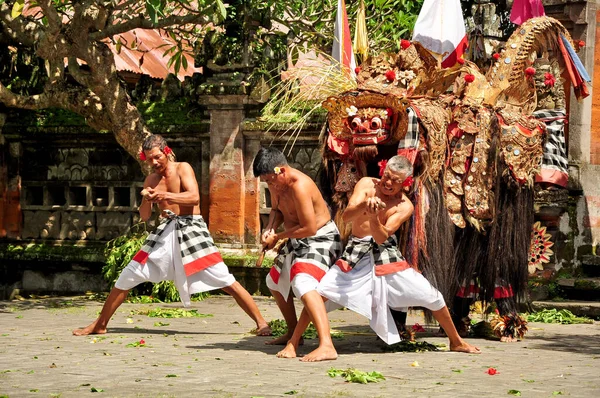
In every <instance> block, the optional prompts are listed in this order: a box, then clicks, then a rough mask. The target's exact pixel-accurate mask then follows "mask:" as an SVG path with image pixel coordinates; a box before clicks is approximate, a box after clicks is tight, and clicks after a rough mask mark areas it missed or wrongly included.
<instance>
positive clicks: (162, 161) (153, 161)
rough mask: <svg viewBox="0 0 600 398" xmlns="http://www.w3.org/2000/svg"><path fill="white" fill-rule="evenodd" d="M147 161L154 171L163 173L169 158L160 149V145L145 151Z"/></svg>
mask: <svg viewBox="0 0 600 398" xmlns="http://www.w3.org/2000/svg"><path fill="white" fill-rule="evenodd" d="M144 154H145V155H146V162H148V164H149V165H150V166H151V167H152V170H154V172H156V173H159V174H161V173H162V172H164V170H165V169H166V168H167V163H168V162H169V158H168V157H167V155H165V154H164V153H163V151H161V150H160V148H159V147H157V146H156V147H154V148H152V149H148V150H145V151H144Z"/></svg>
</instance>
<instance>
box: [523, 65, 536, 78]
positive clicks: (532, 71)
mask: <svg viewBox="0 0 600 398" xmlns="http://www.w3.org/2000/svg"><path fill="white" fill-rule="evenodd" d="M525 74H526V75H527V76H533V75H535V68H532V67H531V66H530V67H529V68H527V69H525Z"/></svg>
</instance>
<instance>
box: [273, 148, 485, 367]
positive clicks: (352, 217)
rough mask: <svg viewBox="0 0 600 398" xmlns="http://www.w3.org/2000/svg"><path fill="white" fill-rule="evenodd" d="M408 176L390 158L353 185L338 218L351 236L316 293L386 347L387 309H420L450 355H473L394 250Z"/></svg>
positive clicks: (292, 344)
mask: <svg viewBox="0 0 600 398" xmlns="http://www.w3.org/2000/svg"><path fill="white" fill-rule="evenodd" d="M411 175H412V165H411V163H410V161H408V159H406V158H404V157H401V156H394V157H393V158H391V159H390V160H389V162H388V163H387V166H386V168H385V171H384V173H383V175H382V177H381V179H377V178H371V177H365V178H362V179H361V180H360V181H359V182H358V183H357V184H356V187H355V188H354V192H353V193H352V196H351V198H350V201H349V203H348V207H347V208H346V210H345V211H344V214H343V218H344V221H345V222H352V236H351V237H350V239H349V241H348V244H347V246H346V249H345V250H344V253H343V254H342V257H341V258H340V259H339V260H338V261H337V262H336V263H335V265H334V266H332V267H331V269H330V270H329V272H328V273H327V275H326V276H325V277H323V279H322V280H321V283H320V284H319V288H318V291H319V293H320V294H321V295H323V297H325V298H327V299H329V300H331V301H333V302H335V303H337V304H339V305H343V306H345V307H347V308H349V309H351V310H353V311H355V312H357V313H359V314H362V315H364V316H366V317H367V318H369V320H370V324H371V327H372V328H373V330H375V332H376V333H377V334H378V335H379V336H380V337H381V338H382V339H383V340H384V341H385V342H386V343H388V344H393V343H396V342H399V341H400V335H399V333H398V330H397V328H396V325H395V323H394V321H393V318H392V315H391V312H390V308H392V309H402V310H406V308H407V307H414V306H421V307H425V308H428V309H430V310H432V312H433V316H434V317H435V319H436V320H437V321H438V322H439V323H440V325H441V326H442V327H443V328H444V330H445V331H446V332H447V334H448V337H449V339H450V350H451V351H460V352H467V353H479V352H480V351H479V349H478V348H477V347H474V346H471V345H469V344H467V343H466V342H465V341H463V340H462V338H461V337H460V336H459V335H458V333H457V331H456V329H455V327H454V324H453V323H452V319H451V317H450V313H449V312H448V308H447V307H446V305H445V302H444V299H443V297H442V295H441V294H440V293H439V292H438V291H437V290H436V289H435V288H433V286H431V284H430V283H429V282H428V281H427V280H426V279H425V278H424V277H423V276H422V275H421V274H420V273H418V272H417V271H415V270H414V269H413V268H411V267H410V265H409V264H408V263H407V262H406V260H405V259H404V257H402V254H401V253H400V251H399V249H398V242H397V239H396V236H395V232H396V231H397V230H398V228H399V227H400V226H401V225H402V224H403V223H404V222H405V221H406V220H408V219H409V218H410V216H411V214H412V213H413V205H412V203H411V202H410V201H409V200H408V198H407V197H406V195H404V193H403V190H404V185H403V184H404V182H405V180H406V179H407V178H409V177H410V176H411ZM307 324H308V322H307V320H306V318H305V317H301V318H300V320H299V323H298V326H297V328H296V331H297V332H296V333H295V334H294V336H293V337H292V339H290V341H289V343H288V345H287V346H286V348H285V349H284V350H283V351H281V352H280V353H279V354H278V356H279V357H285V358H291V357H294V356H295V355H296V349H297V348H298V343H299V336H301V334H302V331H303V330H304V328H306V325H307Z"/></svg>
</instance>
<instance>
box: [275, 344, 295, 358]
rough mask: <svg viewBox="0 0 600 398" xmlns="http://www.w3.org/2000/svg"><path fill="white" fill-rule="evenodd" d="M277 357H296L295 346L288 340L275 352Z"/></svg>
mask: <svg viewBox="0 0 600 398" xmlns="http://www.w3.org/2000/svg"><path fill="white" fill-rule="evenodd" d="M277 358H296V347H295V346H294V345H293V344H292V343H289V342H288V343H287V345H286V346H285V348H284V349H283V350H281V351H279V352H278V353H277Z"/></svg>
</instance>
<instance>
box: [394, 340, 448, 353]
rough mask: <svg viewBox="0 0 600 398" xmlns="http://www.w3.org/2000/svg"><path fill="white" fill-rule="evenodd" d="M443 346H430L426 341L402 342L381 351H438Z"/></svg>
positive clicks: (443, 345)
mask: <svg viewBox="0 0 600 398" xmlns="http://www.w3.org/2000/svg"><path fill="white" fill-rule="evenodd" d="M445 346H446V345H445V344H431V343H428V342H426V341H410V340H402V341H401V342H399V343H396V344H391V345H388V346H385V347H384V348H383V350H384V351H387V352H426V351H439V348H441V347H445Z"/></svg>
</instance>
